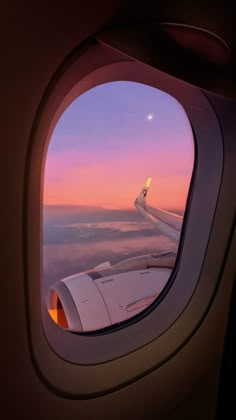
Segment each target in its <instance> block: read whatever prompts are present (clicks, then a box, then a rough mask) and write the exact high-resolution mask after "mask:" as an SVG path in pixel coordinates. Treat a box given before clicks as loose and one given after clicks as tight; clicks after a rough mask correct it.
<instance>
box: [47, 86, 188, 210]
mask: <svg viewBox="0 0 236 420" xmlns="http://www.w3.org/2000/svg"><path fill="white" fill-rule="evenodd" d="M193 161H194V143H193V135H192V130H191V126H190V123H189V120H188V117H187V115H186V113H185V111H184V110H183V108H182V107H181V105H180V104H179V103H178V102H177V101H176V100H175V99H174V98H172V97H171V96H169V95H168V94H166V93H164V92H162V91H159V90H158V89H155V88H152V87H149V86H146V85H142V84H139V83H134V82H112V83H106V84H103V85H100V86H97V87H95V88H93V89H91V90H89V91H87V92H86V93H84V94H83V95H81V96H80V97H79V98H77V99H76V100H75V101H74V102H73V103H72V104H71V105H70V106H69V107H68V108H67V109H66V110H65V112H64V113H63V115H62V116H61V118H60V120H59V121H58V123H57V125H56V127H55V130H54V132H53V135H52V138H51V141H50V144H49V148H48V153H47V159H46V167H45V179H44V204H46V205H82V206H83V205H86V206H99V207H103V208H110V209H113V208H117V209H122V208H127V209H128V208H133V202H134V200H135V198H136V196H137V194H138V193H139V191H140V189H141V187H142V186H143V184H144V182H145V180H146V178H147V177H149V176H151V177H152V184H151V187H150V191H149V194H148V198H147V201H148V203H149V204H150V205H152V206H154V207H160V208H166V209H184V207H185V203H186V198H187V193H188V188H189V183H190V180H191V175H192V168H193Z"/></svg>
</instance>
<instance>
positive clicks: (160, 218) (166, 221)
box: [134, 178, 183, 242]
mask: <svg viewBox="0 0 236 420" xmlns="http://www.w3.org/2000/svg"><path fill="white" fill-rule="evenodd" d="M150 184H151V178H148V179H147V181H146V182H145V185H144V187H143V188H142V190H141V191H140V193H139V195H138V197H137V198H136V200H135V202H134V206H135V207H136V209H137V210H139V212H140V213H141V214H142V215H143V216H144V217H145V218H146V219H148V220H149V221H150V222H152V223H154V224H155V226H156V227H157V228H158V229H159V230H160V231H161V232H162V233H163V234H164V235H166V236H167V237H168V238H170V239H172V240H173V241H175V242H179V238H180V232H181V228H182V223H183V217H182V216H180V215H178V214H174V213H170V212H168V211H165V210H161V209H154V208H152V207H150V206H148V205H147V204H146V196H147V193H148V189H149V187H150Z"/></svg>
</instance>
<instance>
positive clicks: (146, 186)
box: [134, 177, 152, 207]
mask: <svg viewBox="0 0 236 420" xmlns="http://www.w3.org/2000/svg"><path fill="white" fill-rule="evenodd" d="M151 181H152V178H151V177H148V178H147V180H146V182H145V184H144V186H143V188H142V189H141V191H140V193H139V195H138V197H137V198H136V200H135V202H134V204H135V203H137V204H139V205H140V206H142V207H144V206H145V202H146V196H147V193H148V190H149V187H150V185H151Z"/></svg>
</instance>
